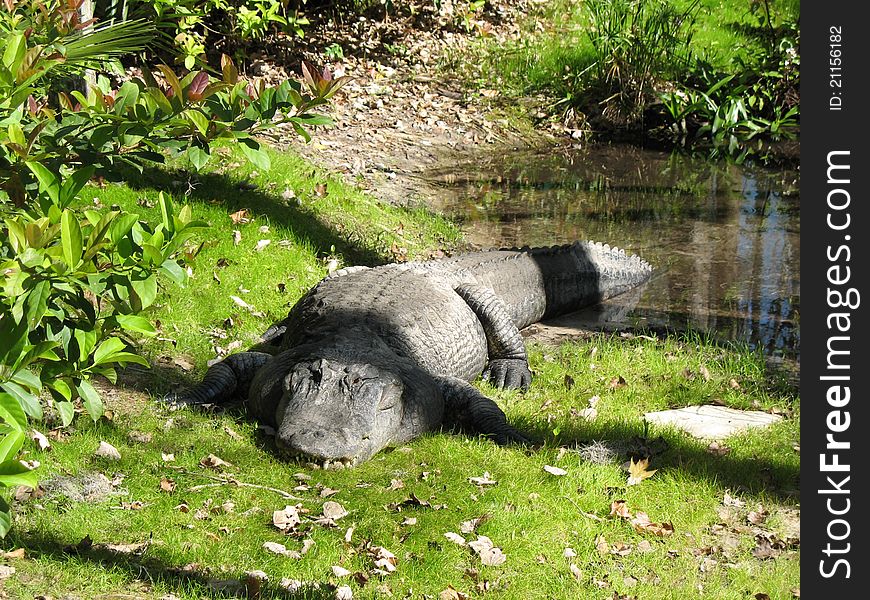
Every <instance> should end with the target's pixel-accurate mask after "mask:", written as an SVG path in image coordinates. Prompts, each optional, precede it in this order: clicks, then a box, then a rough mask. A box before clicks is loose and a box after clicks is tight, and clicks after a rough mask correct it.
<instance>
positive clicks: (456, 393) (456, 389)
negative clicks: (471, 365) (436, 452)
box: [438, 377, 533, 445]
mask: <svg viewBox="0 0 870 600" xmlns="http://www.w3.org/2000/svg"><path fill="white" fill-rule="evenodd" d="M438 384H439V385H440V387H441V394H442V397H443V398H444V404H445V407H444V408H445V410H444V421H445V425H447V426H448V427H455V428H458V429H460V430H463V431H470V432H474V433H479V434H482V435H485V436H487V437H488V438H490V439H492V440H493V441H494V442H495V443H497V444H525V445H531V444H533V442H532V440H530V439H529V438H528V437H526V436H525V435H523V434H522V433H520V432H519V431H517V430H516V429H514V427H513V426H512V425H511V424H510V423H508V420H507V417H506V416H505V414H504V412H503V411H502V409H500V408H499V407H498V404H496V403H495V402H493V401H492V400H491V399H490V398H487V397H486V396H484V395H483V394H481V393H480V391H478V390H477V389H475V387H474V386H473V385H471V384H470V383H468V382H467V381H464V380H462V379H459V378H457V377H441V378H439V379H438Z"/></svg>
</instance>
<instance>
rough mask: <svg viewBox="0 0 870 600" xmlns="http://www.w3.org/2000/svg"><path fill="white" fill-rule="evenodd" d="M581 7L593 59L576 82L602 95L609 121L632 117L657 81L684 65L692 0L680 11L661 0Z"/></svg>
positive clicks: (598, 0) (597, 0) (610, 0)
mask: <svg viewBox="0 0 870 600" xmlns="http://www.w3.org/2000/svg"><path fill="white" fill-rule="evenodd" d="M586 7H587V9H588V10H589V14H590V27H589V30H588V32H587V34H588V36H589V39H590V41H591V43H592V48H593V51H594V60H595V62H594V64H593V65H592V68H591V69H590V70H589V71H587V72H586V73H584V74H582V75H581V77H580V79H579V80H578V82H577V84H578V85H579V86H582V87H587V88H590V89H591V90H593V91H594V93H595V95H596V96H597V97H598V98H604V100H603V103H604V104H605V105H606V106H605V112H609V113H610V115H609V116H610V117H611V118H612V119H613V120H615V121H622V122H631V121H634V120H636V119H637V118H638V117H639V116H640V114H641V112H642V111H643V108H644V107H645V106H646V104H647V102H648V100H649V99H650V98H651V97H652V96H653V95H654V93H655V91H656V89H657V87H658V85H660V84H661V83H662V82H665V81H670V80H672V79H674V78H675V77H677V76H679V74H680V73H681V72H683V71H684V70H685V68H686V66H687V65H688V64H689V61H690V56H691V52H690V44H691V40H692V35H693V27H694V21H695V13H696V11H697V8H698V2H697V1H695V2H692V3H690V4H689V6H688V7H687V8H685V9H683V10H680V9H677V8H675V7H674V6H673V5H672V4H671V3H670V2H666V1H665V0H589V1H588V2H586ZM587 95H588V93H587ZM581 96H582V94H581Z"/></svg>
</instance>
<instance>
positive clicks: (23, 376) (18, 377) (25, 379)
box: [11, 369, 42, 394]
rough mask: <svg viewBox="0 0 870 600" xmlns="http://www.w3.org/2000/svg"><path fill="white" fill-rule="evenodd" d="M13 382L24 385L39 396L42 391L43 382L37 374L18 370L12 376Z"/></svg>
mask: <svg viewBox="0 0 870 600" xmlns="http://www.w3.org/2000/svg"><path fill="white" fill-rule="evenodd" d="M11 380H12V381H14V382H15V383H17V384H18V385H23V386H24V387H25V388H27V389H29V390H30V391H31V392H33V393H34V394H38V393H39V392H40V390H41V389H42V380H41V379H39V376H38V375H37V374H36V373H33V372H32V371H28V370H27V369H18V370H17V371H16V372H15V373H13V374H12V377H11Z"/></svg>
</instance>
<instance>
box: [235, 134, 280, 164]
mask: <svg viewBox="0 0 870 600" xmlns="http://www.w3.org/2000/svg"><path fill="white" fill-rule="evenodd" d="M240 142H241V144H239V148H241V150H242V154H244V155H245V157H246V158H247V159H248V160H249V161H251V164H253V165H254V166H255V167H257V168H260V169H262V170H264V171H268V170H269V168H270V167H271V166H272V165H271V161H270V160H269V155H268V154H266V152H264V151H263V150H262V149H260V144H258V143H257V142H256V141H255V140H252V139H250V138H248V139H243V140H240Z"/></svg>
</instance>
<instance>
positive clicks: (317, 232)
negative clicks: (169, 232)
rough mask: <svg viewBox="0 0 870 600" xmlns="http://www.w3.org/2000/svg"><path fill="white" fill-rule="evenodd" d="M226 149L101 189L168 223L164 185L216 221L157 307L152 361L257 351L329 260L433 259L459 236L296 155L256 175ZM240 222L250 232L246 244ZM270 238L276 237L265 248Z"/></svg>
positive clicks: (104, 200)
mask: <svg viewBox="0 0 870 600" xmlns="http://www.w3.org/2000/svg"><path fill="white" fill-rule="evenodd" d="M220 152H221V154H222V155H223V157H222V160H221V162H220V164H219V165H216V166H215V167H213V168H212V170H211V172H208V173H204V174H200V175H198V176H197V177H191V176H189V175H188V174H186V173H185V172H184V171H173V172H169V173H167V172H166V171H164V170H159V169H155V170H152V171H149V172H146V173H145V174H144V175H143V176H142V177H141V178H139V179H138V181H137V183H136V185H135V188H136V189H132V190H131V188H130V187H128V186H127V185H108V186H106V187H104V188H102V189H99V190H94V194H93V197H94V199H95V200H96V201H98V202H99V203H101V204H102V205H104V206H111V205H118V206H120V207H122V208H124V209H125V210H129V211H132V212H138V213H140V214H141V215H142V217H143V218H146V219H148V220H150V221H152V222H156V221H159V215H160V209H159V205H158V204H157V202H156V199H157V196H158V193H159V191H160V190H164V191H166V192H171V193H172V194H173V196H174V203H175V204H177V205H180V204H183V203H189V204H190V205H191V207H192V212H193V218H194V219H196V220H200V221H205V222H207V223H208V224H209V225H210V227H209V229H208V230H207V234H206V235H205V236H204V237H203V239H201V240H200V241H202V242H203V247H202V250H201V252H200V253H199V254H198V255H197V256H196V257H195V258H194V259H193V260H192V261H190V265H191V268H192V272H193V279H191V280H190V281H189V283H188V284H186V285H185V286H184V287H180V286H176V285H171V284H170V285H169V287H168V288H167V290H166V292H167V293H166V294H165V296H164V297H163V299H162V301H160V302H159V305H158V306H157V307H156V310H155V312H154V315H153V316H154V317H155V318H156V319H157V320H158V321H159V322H160V325H161V331H160V334H159V336H158V340H157V341H156V342H151V343H149V344H148V345H147V349H148V351H149V352H150V353H151V357H152V358H155V357H156V356H157V354H158V353H160V352H169V353H170V354H172V353H174V352H175V351H174V348H175V347H177V348H178V349H179V350H178V352H179V353H182V354H184V355H186V356H187V357H188V358H190V359H193V360H195V361H196V362H197V367H198V371H202V370H203V369H204V366H205V361H206V360H208V359H209V358H213V357H214V351H213V348H212V347H213V346H214V345H217V346H220V347H222V348H226V347H227V346H229V345H231V344H233V343H234V342H235V343H236V344H238V343H242V344H244V346H245V347H248V346H250V345H251V344H252V343H254V342H255V341H256V338H257V337H258V336H259V335H260V334H261V333H263V331H265V329H266V328H267V327H268V326H269V325H271V324H272V323H274V322H276V321H279V320H281V319H283V318H284V317H285V316H286V314H287V310H288V308H289V306H291V305H292V304H294V303H295V302H296V300H297V299H298V298H299V297H300V296H301V295H302V294H303V293H304V292H305V291H306V290H307V289H308V288H310V287H311V286H312V285H314V284H315V283H316V282H317V281H319V280H320V279H322V278H323V277H324V276H325V275H326V274H327V272H328V268H329V266H330V260H333V259H334V261H335V262H334V263H333V266H336V267H339V268H340V267H342V266H349V265H352V264H367V265H374V264H381V263H385V262H390V261H392V260H395V259H397V258H404V257H407V258H420V257H425V256H426V255H427V253H428V252H430V251H434V250H437V249H440V248H452V247H454V246H455V245H456V244H457V242H458V241H459V231H458V228H457V227H456V226H455V225H453V224H452V223H450V222H448V221H447V220H445V219H443V218H441V217H439V216H438V215H435V214H434V213H431V212H429V211H427V210H425V209H422V208H401V207H396V206H390V205H387V204H384V203H382V202H380V201H378V200H376V199H374V198H372V197H371V196H369V195H367V194H364V193H362V192H361V191H359V190H358V189H356V188H354V187H353V186H352V185H349V184H347V183H344V182H342V181H341V180H340V178H337V177H332V176H330V175H329V174H328V173H324V172H322V171H318V170H315V169H314V168H313V167H312V166H311V165H310V164H308V163H307V162H305V161H304V160H302V159H301V158H299V157H297V156H295V155H292V154H281V153H277V152H270V157H271V161H272V167H271V169H270V170H269V171H267V172H258V171H257V170H255V169H254V168H253V167H252V166H251V165H249V164H248V163H247V162H246V161H245V160H244V158H243V157H242V155H241V153H240V152H231V151H230V149H229V148H228V147H225V148H222V149H221V150H220ZM88 197H89V198H90V195H88ZM241 210H245V211H246V215H247V219H246V222H239V223H233V219H232V217H231V215H232V214H233V213H237V212H238V211H241ZM234 230H236V231H238V232H239V233H240V235H241V240H240V241H239V242H238V243H236V242H235V238H234V234H233V231H234ZM260 240H269V241H270V243H269V244H268V245H266V246H265V247H264V248H263V249H261V250H259V251H258V250H256V247H257V245H258V243H259V242H260ZM232 296H235V297H237V298H240V299H242V300H243V301H244V302H245V303H246V304H248V305H250V306H252V309H246V308H243V307H241V306H239V305H238V304H236V303H235V301H234V300H233V299H232V298H231V297H232ZM255 313H262V316H258V315H257V314H255Z"/></svg>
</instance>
